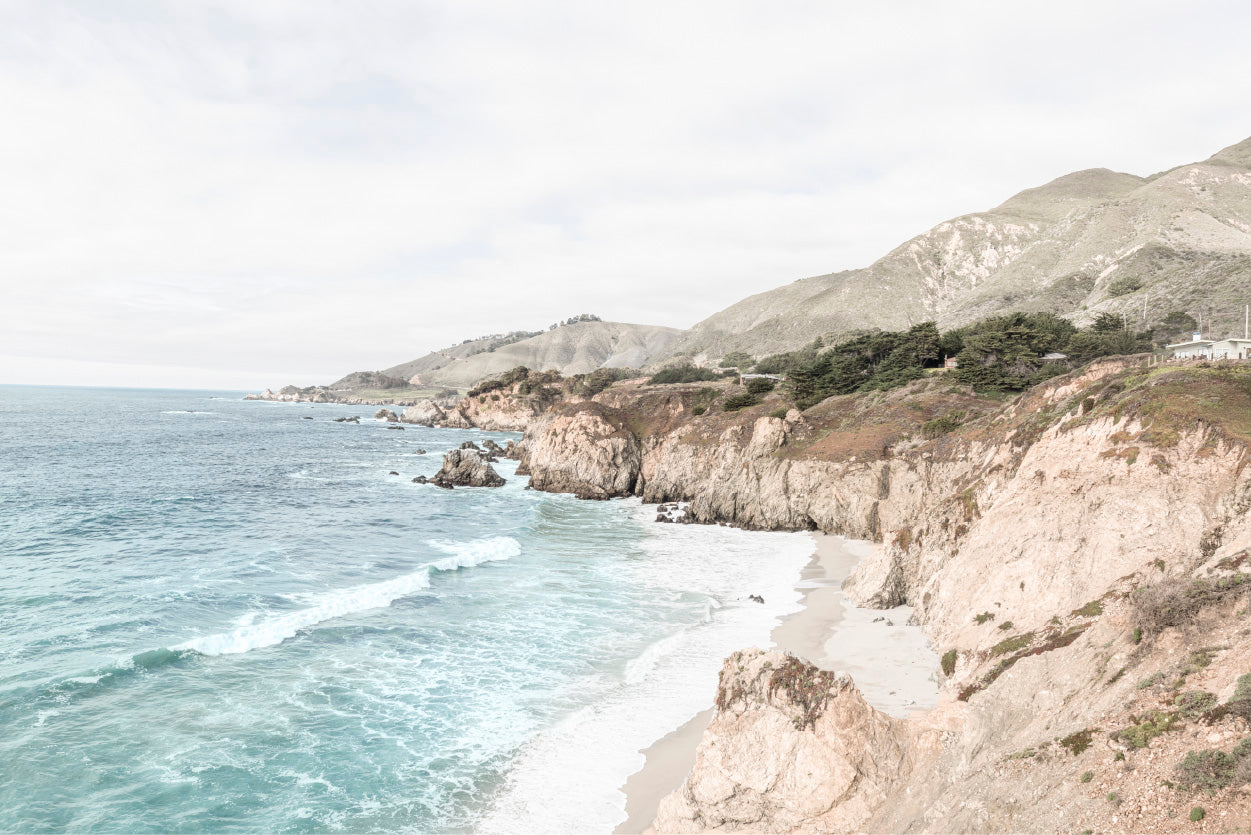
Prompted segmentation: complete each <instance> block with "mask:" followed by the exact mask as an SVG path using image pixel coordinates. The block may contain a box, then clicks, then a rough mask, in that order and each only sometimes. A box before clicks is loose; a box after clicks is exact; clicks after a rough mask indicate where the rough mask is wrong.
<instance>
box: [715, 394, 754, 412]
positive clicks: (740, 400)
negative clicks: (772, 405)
mask: <svg viewBox="0 0 1251 835" xmlns="http://www.w3.org/2000/svg"><path fill="white" fill-rule="evenodd" d="M758 405H760V398H759V397H757V396H756V395H754V394H752V393H751V392H750V391H745V392H743V393H742V394H731V395H730V396H729V397H727V398H726V399H725V403H724V404H723V406H724V408H725V410H726V411H727V412H737V411H739V410H740V409H747V408H750V407H752V406H758Z"/></svg>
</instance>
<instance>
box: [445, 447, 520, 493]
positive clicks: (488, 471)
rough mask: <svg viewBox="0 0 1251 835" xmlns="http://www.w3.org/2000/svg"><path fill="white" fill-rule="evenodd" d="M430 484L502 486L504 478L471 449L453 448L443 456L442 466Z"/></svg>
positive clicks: (478, 453)
mask: <svg viewBox="0 0 1251 835" xmlns="http://www.w3.org/2000/svg"><path fill="white" fill-rule="evenodd" d="M431 483H432V484H437V485H439V486H440V487H443V486H448V487H451V486H453V485H455V486H457V487H502V486H503V485H504V479H502V478H500V474H499V473H497V472H495V468H493V467H492V466H491V465H490V464H488V463H487V462H486V459H485V458H483V456H482V454H481V453H480V452H478V451H476V450H472V449H453V450H451V451H450V452H448V453H447V454H446V455H444V456H443V468H442V469H441V470H439V471H438V472H437V473H435V476H434V478H433V479H431Z"/></svg>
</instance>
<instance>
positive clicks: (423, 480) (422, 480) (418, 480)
mask: <svg viewBox="0 0 1251 835" xmlns="http://www.w3.org/2000/svg"><path fill="white" fill-rule="evenodd" d="M425 483H426V477H425V476H424V475H419V476H417V477H416V478H415V479H413V484H425Z"/></svg>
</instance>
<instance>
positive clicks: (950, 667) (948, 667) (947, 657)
mask: <svg viewBox="0 0 1251 835" xmlns="http://www.w3.org/2000/svg"><path fill="white" fill-rule="evenodd" d="M942 665H943V675H945V676H949V675H951V674H952V673H954V672H955V671H956V651H955V650H954V649H949V650H947V651H946V652H944V653H943V657H942Z"/></svg>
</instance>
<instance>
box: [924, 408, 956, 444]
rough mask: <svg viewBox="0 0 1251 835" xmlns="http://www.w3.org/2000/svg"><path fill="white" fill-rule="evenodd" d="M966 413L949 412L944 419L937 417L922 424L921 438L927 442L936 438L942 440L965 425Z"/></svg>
mask: <svg viewBox="0 0 1251 835" xmlns="http://www.w3.org/2000/svg"><path fill="white" fill-rule="evenodd" d="M964 414H965V413H964V412H949V413H948V414H945V415H943V416H942V417H936V418H934V419H932V420H927V421H926V422H925V423H923V424H921V437H922V438H924V439H925V440H927V441H932V440H934V439H935V438H941V437H942V436H943V435H946V434H948V433H949V432H954V431H956V430H957V429H959V428H960V427H961V426H963V425H964Z"/></svg>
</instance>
